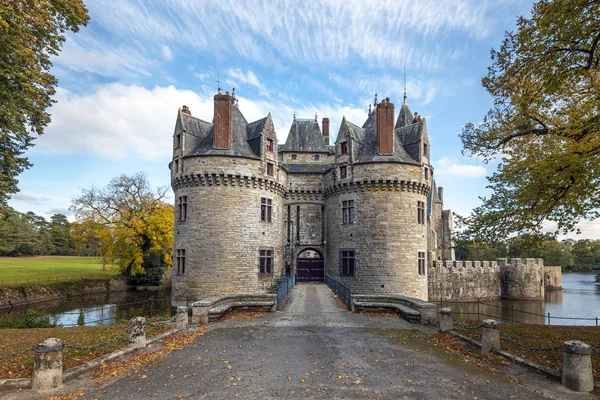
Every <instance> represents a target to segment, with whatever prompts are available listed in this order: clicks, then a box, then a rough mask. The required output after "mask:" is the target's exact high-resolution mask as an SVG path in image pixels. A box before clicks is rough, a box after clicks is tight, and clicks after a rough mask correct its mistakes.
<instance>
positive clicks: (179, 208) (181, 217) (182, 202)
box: [177, 196, 187, 221]
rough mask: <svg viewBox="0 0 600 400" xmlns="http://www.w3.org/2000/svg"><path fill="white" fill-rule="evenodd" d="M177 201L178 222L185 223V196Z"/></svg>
mask: <svg viewBox="0 0 600 400" xmlns="http://www.w3.org/2000/svg"><path fill="white" fill-rule="evenodd" d="M178 200H179V201H178V202H177V203H178V204H177V211H178V214H179V221H185V220H186V219H187V196H180V197H179V199H178Z"/></svg>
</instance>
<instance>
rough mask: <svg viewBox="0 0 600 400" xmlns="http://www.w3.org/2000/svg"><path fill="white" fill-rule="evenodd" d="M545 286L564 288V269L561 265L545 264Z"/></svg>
mask: <svg viewBox="0 0 600 400" xmlns="http://www.w3.org/2000/svg"><path fill="white" fill-rule="evenodd" d="M544 287H545V288H546V289H562V270H561V267H560V266H552V267H547V266H544Z"/></svg>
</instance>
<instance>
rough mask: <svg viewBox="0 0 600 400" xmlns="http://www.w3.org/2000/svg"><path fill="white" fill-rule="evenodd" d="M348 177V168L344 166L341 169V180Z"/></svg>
mask: <svg viewBox="0 0 600 400" xmlns="http://www.w3.org/2000/svg"><path fill="white" fill-rule="evenodd" d="M346 176H348V175H347V172H346V166H345V165H343V166H341V167H340V179H345V178H346Z"/></svg>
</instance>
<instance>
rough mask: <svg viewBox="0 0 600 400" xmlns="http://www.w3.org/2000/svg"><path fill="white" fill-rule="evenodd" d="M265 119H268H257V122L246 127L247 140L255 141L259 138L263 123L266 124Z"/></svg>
mask: <svg viewBox="0 0 600 400" xmlns="http://www.w3.org/2000/svg"><path fill="white" fill-rule="evenodd" d="M267 118H269V117H264V118H263V119H259V120H258V121H254V122H251V123H249V124H248V126H247V127H246V130H247V132H248V135H247V136H248V140H252V139H256V138H257V137H259V136H260V134H261V133H262V131H263V129H264V127H265V123H266V122H267Z"/></svg>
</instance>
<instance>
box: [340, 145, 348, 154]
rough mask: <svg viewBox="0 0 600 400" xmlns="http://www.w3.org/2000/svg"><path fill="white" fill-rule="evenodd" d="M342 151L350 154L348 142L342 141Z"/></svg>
mask: <svg viewBox="0 0 600 400" xmlns="http://www.w3.org/2000/svg"><path fill="white" fill-rule="evenodd" d="M340 151H341V153H342V154H348V142H342V143H340Z"/></svg>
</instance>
